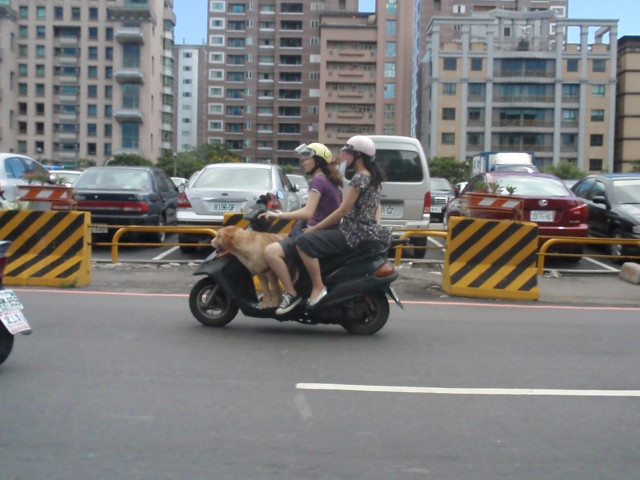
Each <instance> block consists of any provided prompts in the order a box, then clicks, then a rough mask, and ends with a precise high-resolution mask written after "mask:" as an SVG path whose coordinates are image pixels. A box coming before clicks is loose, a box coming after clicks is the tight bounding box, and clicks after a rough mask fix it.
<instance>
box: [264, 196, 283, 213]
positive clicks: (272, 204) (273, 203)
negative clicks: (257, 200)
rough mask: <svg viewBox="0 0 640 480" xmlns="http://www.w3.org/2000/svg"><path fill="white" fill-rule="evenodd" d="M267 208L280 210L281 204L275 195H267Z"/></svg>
mask: <svg viewBox="0 0 640 480" xmlns="http://www.w3.org/2000/svg"><path fill="white" fill-rule="evenodd" d="M267 208H269V209H271V210H282V204H281V203H280V200H278V197H276V196H275V195H269V200H268V201H267Z"/></svg>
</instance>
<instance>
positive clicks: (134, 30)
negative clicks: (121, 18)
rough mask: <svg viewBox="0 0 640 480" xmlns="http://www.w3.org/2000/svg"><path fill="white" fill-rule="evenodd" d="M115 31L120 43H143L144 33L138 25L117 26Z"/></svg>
mask: <svg viewBox="0 0 640 480" xmlns="http://www.w3.org/2000/svg"><path fill="white" fill-rule="evenodd" d="M115 33H116V40H117V41H118V43H120V44H125V43H137V44H138V45H142V44H143V43H144V34H143V33H142V29H140V28H139V27H118V28H116V32H115Z"/></svg>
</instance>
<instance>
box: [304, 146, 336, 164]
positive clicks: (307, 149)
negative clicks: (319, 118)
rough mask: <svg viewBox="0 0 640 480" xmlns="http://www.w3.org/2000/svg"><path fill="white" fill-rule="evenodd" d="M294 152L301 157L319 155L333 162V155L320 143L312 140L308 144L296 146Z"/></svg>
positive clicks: (326, 160)
mask: <svg viewBox="0 0 640 480" xmlns="http://www.w3.org/2000/svg"><path fill="white" fill-rule="evenodd" d="M295 151H296V153H297V154H298V155H300V156H301V157H320V158H321V159H323V160H324V161H325V162H327V163H331V162H333V155H332V154H331V150H329V149H328V148H327V147H326V146H325V145H323V144H322V143H318V142H314V143H310V144H309V145H306V144H304V143H303V144H302V145H299V146H298V147H296V150H295Z"/></svg>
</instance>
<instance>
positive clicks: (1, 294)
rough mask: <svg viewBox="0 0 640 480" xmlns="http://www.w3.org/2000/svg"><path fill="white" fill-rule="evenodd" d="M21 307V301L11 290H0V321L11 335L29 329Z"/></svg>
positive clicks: (28, 330)
mask: <svg viewBox="0 0 640 480" xmlns="http://www.w3.org/2000/svg"><path fill="white" fill-rule="evenodd" d="M23 308H24V306H23V305H22V302H20V300H19V299H18V296H17V295H16V294H15V292H14V291H13V290H0V322H2V324H3V325H4V326H5V327H6V329H7V330H8V331H9V333H11V334H12V335H15V334H16V333H21V332H30V331H31V327H30V326H29V323H28V322H27V319H26V318H25V316H24V314H23V313H22V309H23Z"/></svg>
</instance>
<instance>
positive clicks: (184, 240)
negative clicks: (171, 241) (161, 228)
mask: <svg viewBox="0 0 640 480" xmlns="http://www.w3.org/2000/svg"><path fill="white" fill-rule="evenodd" d="M178 243H193V240H192V239H191V238H189V237H187V236H185V235H178ZM197 248H198V247H194V246H191V245H180V251H181V252H182V253H194V252H195V251H196V250H197Z"/></svg>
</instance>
